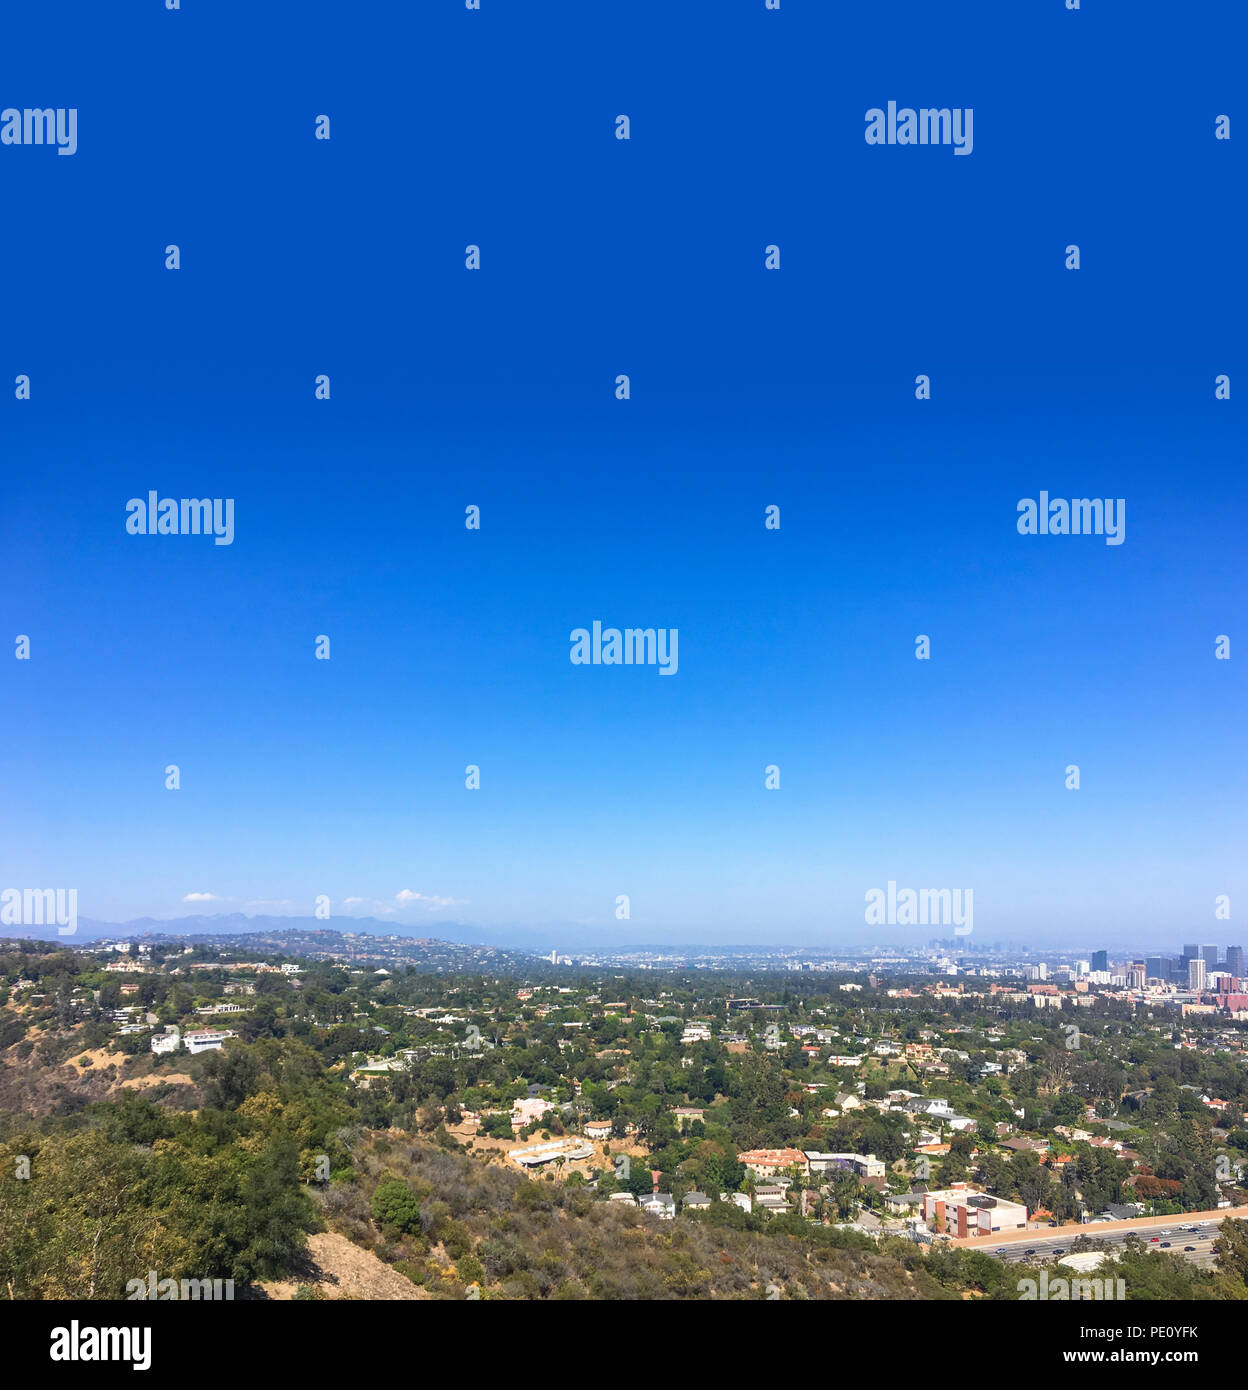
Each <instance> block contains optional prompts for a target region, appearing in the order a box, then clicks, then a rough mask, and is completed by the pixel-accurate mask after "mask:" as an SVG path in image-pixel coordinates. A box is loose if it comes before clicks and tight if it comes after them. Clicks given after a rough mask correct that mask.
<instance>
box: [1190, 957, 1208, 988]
mask: <svg viewBox="0 0 1248 1390" xmlns="http://www.w3.org/2000/svg"><path fill="white" fill-rule="evenodd" d="M1205 970H1206V966H1205V962H1204V960H1203V959H1202V958H1201V957H1200V956H1195V957H1193V958H1192V959H1191V960H1189V961H1188V963H1187V987H1188V989H1196V990H1201V989H1204V987H1205Z"/></svg>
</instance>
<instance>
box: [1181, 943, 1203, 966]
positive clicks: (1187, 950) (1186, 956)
mask: <svg viewBox="0 0 1248 1390" xmlns="http://www.w3.org/2000/svg"><path fill="white" fill-rule="evenodd" d="M1198 955H1200V947H1199V946H1184V947H1183V964H1184V965H1186V964H1187V963H1188V961H1189V960H1195V959H1196V957H1197V956H1198Z"/></svg>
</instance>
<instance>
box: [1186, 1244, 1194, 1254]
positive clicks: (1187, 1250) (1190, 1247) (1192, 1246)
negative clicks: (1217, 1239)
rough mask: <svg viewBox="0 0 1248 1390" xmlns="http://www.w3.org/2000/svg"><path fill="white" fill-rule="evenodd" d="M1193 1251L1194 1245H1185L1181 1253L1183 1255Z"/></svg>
mask: <svg viewBox="0 0 1248 1390" xmlns="http://www.w3.org/2000/svg"><path fill="white" fill-rule="evenodd" d="M1195 1249H1196V1247H1195V1246H1194V1245H1185V1246H1184V1247H1183V1253H1184V1254H1188V1253H1189V1252H1191V1251H1193V1250H1195Z"/></svg>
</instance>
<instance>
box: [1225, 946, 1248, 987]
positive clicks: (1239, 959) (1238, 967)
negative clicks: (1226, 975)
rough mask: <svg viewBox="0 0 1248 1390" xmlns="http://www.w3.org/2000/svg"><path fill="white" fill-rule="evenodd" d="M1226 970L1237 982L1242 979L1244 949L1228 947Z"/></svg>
mask: <svg viewBox="0 0 1248 1390" xmlns="http://www.w3.org/2000/svg"><path fill="white" fill-rule="evenodd" d="M1226 968H1227V969H1228V970H1229V971H1230V972H1231V974H1232V975H1234V976H1235V978H1236V979H1237V980H1242V979H1243V977H1244V948H1243V947H1242V946H1228V947H1227V948H1226Z"/></svg>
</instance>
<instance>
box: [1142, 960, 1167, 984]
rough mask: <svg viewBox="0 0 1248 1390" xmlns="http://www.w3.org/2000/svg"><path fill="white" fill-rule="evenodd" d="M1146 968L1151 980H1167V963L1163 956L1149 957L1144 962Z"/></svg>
mask: <svg viewBox="0 0 1248 1390" xmlns="http://www.w3.org/2000/svg"><path fill="white" fill-rule="evenodd" d="M1144 968H1145V970H1147V971H1148V978H1149V979H1150V980H1164V979H1165V978H1166V973H1167V972H1166V962H1165V958H1164V957H1163V956H1149V957H1148V958H1147V959H1146V960H1145V962H1144Z"/></svg>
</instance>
